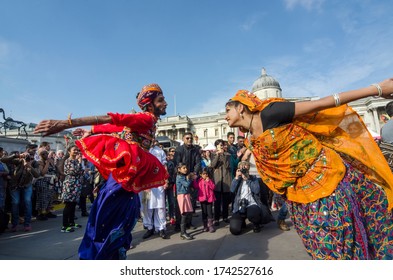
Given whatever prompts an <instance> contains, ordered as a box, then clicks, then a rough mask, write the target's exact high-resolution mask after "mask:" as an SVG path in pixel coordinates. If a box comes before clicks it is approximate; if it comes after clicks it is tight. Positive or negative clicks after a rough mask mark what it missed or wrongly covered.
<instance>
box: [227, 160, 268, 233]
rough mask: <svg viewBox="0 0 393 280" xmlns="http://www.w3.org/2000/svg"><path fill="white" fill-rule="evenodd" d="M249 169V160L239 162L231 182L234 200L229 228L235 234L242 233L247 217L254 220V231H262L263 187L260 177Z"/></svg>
mask: <svg viewBox="0 0 393 280" xmlns="http://www.w3.org/2000/svg"><path fill="white" fill-rule="evenodd" d="M249 170H250V163H249V162H247V161H241V162H239V165H238V169H237V170H236V177H235V179H233V181H232V184H231V192H232V193H233V194H234V201H233V214H232V217H231V220H230V224H229V230H230V232H231V233H232V234H233V235H238V234H240V233H241V230H242V227H245V220H246V219H248V220H249V221H250V222H252V224H253V227H254V228H253V230H254V232H260V231H261V222H262V215H261V214H262V211H261V209H262V202H261V200H260V196H259V193H260V190H261V188H260V185H259V182H258V178H257V177H256V176H253V175H250V174H249Z"/></svg>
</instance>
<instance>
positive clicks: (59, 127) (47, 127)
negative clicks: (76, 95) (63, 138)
mask: <svg viewBox="0 0 393 280" xmlns="http://www.w3.org/2000/svg"><path fill="white" fill-rule="evenodd" d="M66 128H68V121H67V120H65V121H64V120H44V121H41V122H40V123H39V124H38V125H37V126H36V127H35V129H34V134H39V133H41V134H42V136H48V135H51V134H55V133H59V132H61V131H63V130H64V129H66Z"/></svg>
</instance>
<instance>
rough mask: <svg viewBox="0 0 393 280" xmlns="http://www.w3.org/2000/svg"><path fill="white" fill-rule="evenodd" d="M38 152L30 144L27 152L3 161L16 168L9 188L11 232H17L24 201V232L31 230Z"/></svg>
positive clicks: (33, 145) (37, 175) (37, 174)
mask: <svg viewBox="0 0 393 280" xmlns="http://www.w3.org/2000/svg"><path fill="white" fill-rule="evenodd" d="M36 151H37V145H35V144H28V145H27V147H26V151H25V152H24V153H21V154H13V155H11V156H9V157H3V158H2V159H1V161H2V162H4V163H10V164H13V165H14V166H15V169H14V172H13V174H11V180H10V184H9V188H10V191H11V200H12V212H11V224H12V227H11V231H12V232H15V231H16V230H17V226H18V223H19V204H20V203H21V202H20V200H21V199H22V200H23V202H22V203H24V206H25V219H24V230H25V231H30V230H31V225H30V223H31V216H32V194H33V187H32V182H33V178H38V177H39V171H38V168H39V167H38V163H37V162H36V161H35V160H34V155H35V153H36Z"/></svg>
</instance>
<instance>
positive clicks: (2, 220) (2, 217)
mask: <svg viewBox="0 0 393 280" xmlns="http://www.w3.org/2000/svg"><path fill="white" fill-rule="evenodd" d="M9 222H10V215H8V214H7V213H6V212H4V210H3V209H1V208H0V233H3V232H4V231H5V230H6V229H7V228H8V223H9Z"/></svg>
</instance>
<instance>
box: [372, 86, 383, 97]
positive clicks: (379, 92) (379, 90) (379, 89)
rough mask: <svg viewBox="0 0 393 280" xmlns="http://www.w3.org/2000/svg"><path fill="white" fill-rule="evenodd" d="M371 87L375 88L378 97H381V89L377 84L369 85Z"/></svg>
mask: <svg viewBox="0 0 393 280" xmlns="http://www.w3.org/2000/svg"><path fill="white" fill-rule="evenodd" d="M371 85H372V86H374V87H376V88H377V90H378V97H381V96H382V88H381V86H380V85H379V84H371Z"/></svg>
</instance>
